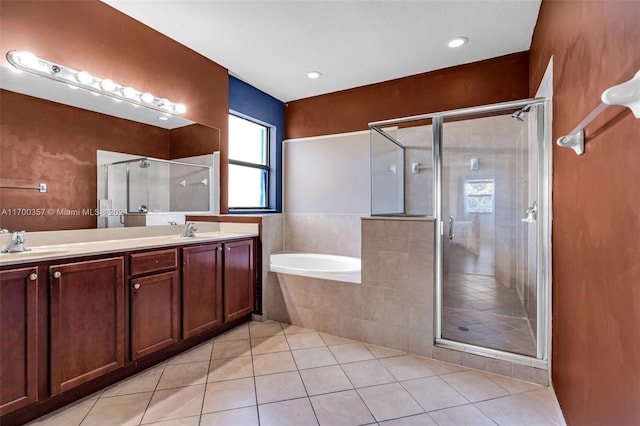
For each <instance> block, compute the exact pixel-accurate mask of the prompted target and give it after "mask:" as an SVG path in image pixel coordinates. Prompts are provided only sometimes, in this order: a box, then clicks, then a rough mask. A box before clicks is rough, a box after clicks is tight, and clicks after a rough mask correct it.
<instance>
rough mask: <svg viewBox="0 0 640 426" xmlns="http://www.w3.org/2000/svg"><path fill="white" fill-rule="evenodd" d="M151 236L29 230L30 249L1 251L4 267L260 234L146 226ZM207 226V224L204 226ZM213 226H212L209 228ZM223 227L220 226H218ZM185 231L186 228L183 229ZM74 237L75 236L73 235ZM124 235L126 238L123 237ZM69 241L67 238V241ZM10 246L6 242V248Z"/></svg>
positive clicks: (251, 230)
mask: <svg viewBox="0 0 640 426" xmlns="http://www.w3.org/2000/svg"><path fill="white" fill-rule="evenodd" d="M146 228H148V233H149V234H151V235H150V236H144V233H145V232H144V228H142V229H140V228H138V229H137V230H136V231H137V232H131V234H132V237H131V238H126V237H125V236H124V235H122V234H123V233H122V232H119V234H120V235H117V236H118V238H117V239H104V237H105V236H107V237H108V236H110V235H111V236H115V235H113V233H111V234H109V233H108V231H109V230H104V231H106V232H100V231H103V230H92V231H97V232H95V234H96V238H95V240H94V241H82V242H75V243H71V242H68V239H69V233H73V232H77V231H54V232H48V233H47V236H46V238H42V237H41V238H38V235H37V234H38V233H37V232H33V233H29V232H27V233H26V238H25V240H26V243H25V246H26V247H27V248H30V249H31V250H30V251H26V252H20V253H0V266H5V265H20V264H25V263H32V262H40V261H45V260H55V259H66V258H71V257H80V256H92V255H100V254H109V253H120V252H124V251H134V250H144V249H149V248H156V247H157V248H159V247H167V246H180V245H187V244H197V243H208V242H215V241H223V240H230V239H238V238H250V237H256V236H258V230H257V227H256V229H255V232H253V231H254V230H253V229H250V228H248V227H244V228H245V229H237V230H232V229H229V230H224V229H221V230H214V231H211V230H209V229H207V230H205V231H204V232H196V236H195V237H182V236H181V235H180V233H178V232H176V231H177V230H178V228H177V227H162V228H165V229H164V230H163V231H165V230H166V232H162V233H163V234H164V235H157V234H158V233H159V231H160V230H159V229H158V228H159V227H146ZM203 228H205V227H203ZM206 228H210V227H206ZM218 228H219V227H218ZM180 231H182V228H180ZM57 232H59V233H60V234H59V238H58V240H59V242H57V241H56V238H55V234H56V233H57ZM154 234H155V235H154ZM30 236H33V237H34V238H33V241H34V244H33V245H30V244H29V237H30ZM72 236H73V235H72ZM123 237H124V238H123ZM65 240H66V241H65ZM43 241H46V242H47V243H48V244H44V245H40V244H38V243H39V242H43ZM5 246H6V245H3V246H2V247H3V248H4V247H5Z"/></svg>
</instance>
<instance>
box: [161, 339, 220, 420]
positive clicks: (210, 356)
mask: <svg viewBox="0 0 640 426" xmlns="http://www.w3.org/2000/svg"><path fill="white" fill-rule="evenodd" d="M215 344H216V338H215V337H214V338H212V339H211V351H210V352H209V367H208V368H207V379H206V380H205V383H204V393H203V394H202V403H201V404H200V414H199V416H198V426H200V423H202V414H203V413H202V412H203V411H204V400H205V398H206V397H207V389H208V388H209V374H211V363H212V362H213V359H212V358H213V346H214V345H215ZM158 383H159V381H158Z"/></svg>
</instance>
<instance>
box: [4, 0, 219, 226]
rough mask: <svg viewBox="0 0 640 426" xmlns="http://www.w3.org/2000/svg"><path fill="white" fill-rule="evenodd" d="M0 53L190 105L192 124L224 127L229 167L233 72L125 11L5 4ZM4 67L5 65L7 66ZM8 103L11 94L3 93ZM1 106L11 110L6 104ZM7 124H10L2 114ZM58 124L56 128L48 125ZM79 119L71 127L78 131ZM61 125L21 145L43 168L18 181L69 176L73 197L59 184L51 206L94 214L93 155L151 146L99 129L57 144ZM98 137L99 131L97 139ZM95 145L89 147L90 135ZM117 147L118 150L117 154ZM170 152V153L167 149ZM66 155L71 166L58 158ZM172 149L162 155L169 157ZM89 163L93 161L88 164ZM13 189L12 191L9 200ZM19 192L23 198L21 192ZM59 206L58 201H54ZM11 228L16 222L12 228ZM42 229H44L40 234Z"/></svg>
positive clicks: (90, 5) (76, 222)
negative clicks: (23, 55)
mask: <svg viewBox="0 0 640 426" xmlns="http://www.w3.org/2000/svg"><path fill="white" fill-rule="evenodd" d="M0 48H1V55H2V59H0V60H2V61H6V59H5V58H4V57H5V55H6V52H7V51H9V50H13V49H17V50H28V51H31V52H33V53H34V54H35V55H36V56H40V57H42V58H45V59H48V60H51V61H54V62H59V63H61V64H64V65H67V66H69V67H72V68H75V69H82V70H87V71H89V72H91V73H93V74H96V75H98V76H100V77H102V78H110V79H112V80H114V81H117V82H119V83H122V84H127V85H130V86H132V87H135V88H136V89H138V90H141V91H149V92H151V93H155V94H157V95H160V96H162V97H166V98H168V99H171V100H174V101H176V102H181V103H184V104H185V105H187V108H188V110H187V113H186V114H184V115H185V117H186V118H188V119H190V120H193V121H195V122H198V123H201V124H203V125H206V126H210V127H215V128H218V129H220V139H219V140H220V149H221V164H226V151H227V149H226V147H227V122H228V119H227V115H228V72H227V70H226V69H225V68H223V67H221V66H219V65H217V64H216V63H214V62H212V61H210V60H208V59H206V58H205V57H203V56H201V55H199V54H197V53H195V52H194V51H192V50H190V49H188V48H186V47H184V46H183V45H181V44H179V43H177V42H175V41H173V40H171V39H169V38H168V37H166V36H164V35H162V34H160V33H158V32H156V31H154V30H152V29H150V28H149V27H147V26H145V25H143V24H141V23H139V22H138V21H135V20H134V19H132V18H129V17H128V16H126V15H124V14H122V13H121V12H119V11H117V10H115V9H113V8H111V7H110V6H107V5H106V4H104V3H101V2H99V1H97V0H86V1H37V2H31V1H7V0H2V2H0ZM5 65H6V63H5ZM2 96H3V98H5V95H4V94H2ZM1 102H2V104H3V108H11V107H12V106H11V105H10V104H8V102H7V101H6V100H5V99H2V101H1ZM1 123H2V126H3V127H4V126H5V125H8V124H10V123H9V121H8V117H7V116H5V115H4V114H3V116H2V118H1ZM48 125H52V126H54V127H52V128H51V129H48V128H47V126H48ZM76 125H78V121H77V120H75V121H74V120H71V121H70V123H68V126H69V128H68V129H67V130H70V129H72V128H73V127H74V126H76ZM60 129H61V128H60V123H56V122H55V121H53V120H52V119H51V117H49V120H46V119H45V118H44V117H43V118H42V119H41V120H40V127H39V128H38V131H39V132H41V133H42V135H43V137H42V138H40V139H23V140H20V143H21V144H24V146H23V147H21V149H22V150H28V151H29V152H31V153H32V155H33V156H32V157H30V158H29V159H28V161H31V162H33V163H34V164H38V165H39V166H40V167H41V169H40V170H38V171H37V172H36V171H34V172H31V171H30V170H33V168H26V171H24V172H23V173H22V174H21V177H20V179H22V180H24V181H27V182H32V183H36V184H37V183H38V182H39V181H41V179H42V177H43V176H45V177H46V176H50V178H48V179H45V180H42V181H43V182H52V181H53V180H54V179H55V178H54V177H55V176H62V175H64V176H65V179H66V181H65V182H66V183H67V184H71V182H73V183H75V184H77V185H76V186H75V190H74V191H69V192H55V191H57V190H58V189H57V188H56V187H57V186H58V185H54V186H52V187H51V189H50V192H49V193H48V194H47V197H49V199H50V200H54V199H55V200H64V204H56V205H55V206H54V207H56V208H69V209H82V208H95V207H96V201H95V195H96V192H95V190H93V189H94V188H95V179H96V178H95V175H96V171H95V166H96V164H95V161H96V160H95V152H92V154H91V155H89V151H94V150H95V148H96V147H98V146H99V149H108V150H121V151H122V152H126V153H134V154H142V153H144V154H148V155H152V154H151V153H150V152H149V151H152V150H155V148H151V149H150V150H146V148H145V147H149V146H152V145H153V143H151V144H146V145H139V144H138V142H137V141H135V140H133V139H131V138H128V136H127V135H124V134H123V135H122V136H121V138H120V140H118V141H115V140H114V141H106V140H104V137H103V134H102V131H103V128H101V127H99V126H98V127H94V128H86V129H85V131H86V132H89V133H84V135H85V136H87V139H84V142H83V143H79V142H78V143H77V144H69V143H66V142H61V141H60V140H59V139H57V138H50V137H46V134H47V131H48V130H52V131H58V130H60ZM91 132H93V133H91ZM92 136H93V137H95V138H96V139H97V140H100V142H97V141H90V140H91V137H92ZM2 143H3V146H2V151H1V152H0V153H1V154H2V156H3V157H5V156H7V155H11V154H12V153H13V152H14V151H13V150H14V149H15V148H16V145H14V144H15V143H17V142H15V141H5V140H4V138H3V141H2ZM116 147H118V148H116ZM167 149H168V148H167ZM62 152H64V157H65V160H66V161H61V155H62V154H59V153H62ZM168 155H169V152H168V151H167V152H166V154H165V155H164V156H168ZM89 157H91V158H89ZM53 159H55V161H54V160H53ZM80 165H81V166H80ZM8 173H9V172H8V169H5V168H4V167H3V168H2V170H0V184H2V185H8V184H10V181H11V180H12V179H15V178H16V177H15V175H11V174H8ZM226 176H227V175H226V167H223V168H222V170H221V181H222V188H221V207H222V208H223V209H224V208H226V200H227V193H226V188H227V185H226V179H227V177H226ZM0 191H1V192H0V207H3V206H4V205H5V202H6V201H7V200H8V198H6V197H11V200H12V202H13V203H18V204H19V205H16V206H15V207H26V205H27V204H28V203H31V204H33V202H34V201H33V198H35V197H37V196H38V195H39V194H38V193H37V192H35V191H33V193H32V192H31V191H27V192H22V191H18V190H0ZM7 191H14V192H12V193H11V194H10V195H8V192H7ZM16 191H17V192H16ZM55 202H56V203H57V202H58V201H55ZM20 222H21V223H22V227H24V228H26V229H27V230H29V229H33V228H35V226H34V227H31V226H30V225H29V223H30V221H29V220H28V219H25V220H22V221H20ZM95 223H96V222H95V218H92V220H88V219H87V218H82V217H76V218H65V219H59V218H57V217H55V216H54V217H50V218H49V221H48V223H47V225H46V227H47V228H48V229H69V228H88V227H94V226H95ZM11 225H13V223H11ZM41 226H44V224H39V225H38V226H37V228H38V229H41Z"/></svg>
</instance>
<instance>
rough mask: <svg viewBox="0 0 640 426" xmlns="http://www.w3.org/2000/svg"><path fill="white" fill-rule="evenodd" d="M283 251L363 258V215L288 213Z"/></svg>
mask: <svg viewBox="0 0 640 426" xmlns="http://www.w3.org/2000/svg"><path fill="white" fill-rule="evenodd" d="M283 217H284V225H283V232H284V251H287V252H298V253H320V254H333V255H338V256H351V257H360V256H361V243H360V240H361V237H360V229H361V228H360V218H361V217H362V215H361V214H330V213H326V214H324V213H323V214H317V213H285V214H284V215H283Z"/></svg>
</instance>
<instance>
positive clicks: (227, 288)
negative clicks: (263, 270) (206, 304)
mask: <svg viewBox="0 0 640 426" xmlns="http://www.w3.org/2000/svg"><path fill="white" fill-rule="evenodd" d="M255 284H256V277H255V268H254V252H253V240H244V241H235V242H232V243H225V244H224V320H225V321H229V320H232V319H235V318H237V317H240V316H242V315H245V314H248V313H249V312H253V309H254V305H255Z"/></svg>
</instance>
